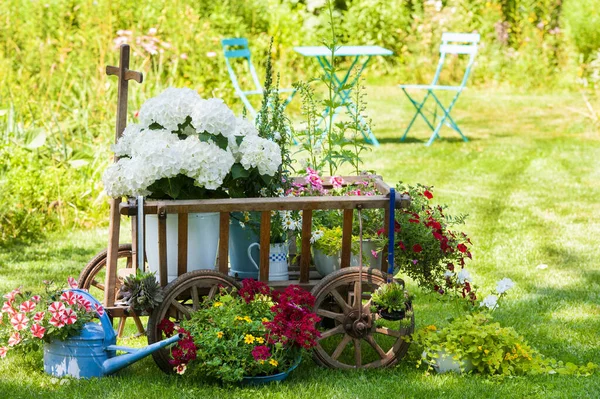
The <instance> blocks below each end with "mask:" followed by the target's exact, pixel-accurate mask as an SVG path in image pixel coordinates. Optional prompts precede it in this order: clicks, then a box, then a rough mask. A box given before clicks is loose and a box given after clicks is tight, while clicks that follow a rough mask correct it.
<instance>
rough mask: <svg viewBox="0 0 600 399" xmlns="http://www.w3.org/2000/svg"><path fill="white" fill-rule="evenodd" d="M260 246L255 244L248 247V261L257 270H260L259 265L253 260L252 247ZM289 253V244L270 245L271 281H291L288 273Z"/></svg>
mask: <svg viewBox="0 0 600 399" xmlns="http://www.w3.org/2000/svg"><path fill="white" fill-rule="evenodd" d="M254 246H258V249H260V244H259V243H257V242H254V243H252V244H250V245H249V246H248V259H249V260H250V262H251V263H252V264H253V265H254V267H255V268H256V270H260V268H259V267H258V264H257V263H256V262H255V261H254V259H253V258H252V247H254ZM288 252H289V245H288V244H287V243H277V244H271V245H269V281H285V280H289V279H290V278H289V273H288Z"/></svg>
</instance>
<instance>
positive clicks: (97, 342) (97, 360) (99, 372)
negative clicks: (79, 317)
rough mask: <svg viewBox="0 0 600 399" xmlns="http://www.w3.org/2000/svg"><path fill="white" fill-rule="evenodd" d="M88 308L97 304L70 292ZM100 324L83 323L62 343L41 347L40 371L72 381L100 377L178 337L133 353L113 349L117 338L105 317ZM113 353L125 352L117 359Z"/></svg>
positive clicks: (56, 342) (51, 343)
mask: <svg viewBox="0 0 600 399" xmlns="http://www.w3.org/2000/svg"><path fill="white" fill-rule="evenodd" d="M70 291H73V292H74V293H76V294H79V295H82V296H83V297H85V299H87V300H88V301H90V302H92V304H98V305H100V303H99V302H98V301H97V300H96V299H95V298H94V297H93V296H91V295H90V294H89V293H88V292H86V291H82V290H79V289H72V290H70ZM100 322H101V324H98V323H87V324H85V326H84V327H83V330H82V331H81V333H80V334H79V335H77V336H75V337H70V338H68V339H67V340H65V341H60V340H53V341H52V342H49V343H45V344H44V371H45V372H46V373H48V374H50V375H53V376H56V377H63V376H65V375H69V376H71V377H75V378H91V377H102V376H104V375H107V374H112V373H114V372H116V371H118V370H120V369H122V368H123V367H127V366H129V365H130V364H132V363H134V362H137V361H138V360H140V359H142V358H143V357H146V356H148V355H150V354H151V353H152V352H155V351H157V350H159V349H162V348H164V347H165V346H168V345H170V344H172V343H174V342H177V341H178V340H179V339H180V338H181V336H180V335H174V336H172V337H171V338H167V339H165V340H163V341H160V342H156V343H154V344H152V345H149V346H147V347H145V348H140V349H134V348H127V347H123V346H117V345H115V344H116V342H117V336H116V334H115V331H114V330H113V327H112V323H111V322H110V319H109V318H108V315H107V314H106V312H105V313H103V314H102V316H100ZM117 350H119V351H124V352H128V353H127V354H124V355H119V356H117Z"/></svg>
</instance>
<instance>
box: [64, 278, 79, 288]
mask: <svg viewBox="0 0 600 399" xmlns="http://www.w3.org/2000/svg"><path fill="white" fill-rule="evenodd" d="M67 283H69V287H71V288H78V287H79V286H78V285H77V281H75V279H74V278H73V277H69V278H68V279H67Z"/></svg>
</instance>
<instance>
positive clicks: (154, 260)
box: [103, 88, 281, 280]
mask: <svg viewBox="0 0 600 399" xmlns="http://www.w3.org/2000/svg"><path fill="white" fill-rule="evenodd" d="M139 118H140V123H139V124H132V125H129V126H127V128H126V129H125V131H124V132H123V136H122V137H121V138H120V139H119V141H118V142H117V144H116V145H115V146H114V151H115V156H117V157H119V159H118V161H117V162H116V163H114V164H112V165H110V166H109V167H108V169H107V170H106V171H105V173H104V175H103V182H104V186H105V190H106V192H107V194H108V195H109V196H111V197H121V196H133V197H135V196H140V195H142V196H146V197H147V198H148V199H172V200H177V199H182V200H183V199H211V198H226V197H230V196H231V197H237V196H239V192H240V191H243V189H244V188H245V186H243V185H241V183H240V181H245V182H251V183H252V184H255V185H256V184H258V185H261V184H264V183H266V182H268V181H270V179H272V178H274V177H275V176H276V174H277V173H278V172H279V168H280V165H281V148H280V147H279V145H278V144H277V143H276V142H275V141H273V140H270V139H269V138H265V137H260V136H259V135H258V132H257V130H256V129H254V126H253V125H252V123H251V122H249V121H247V120H245V119H244V118H242V117H239V118H236V116H235V115H234V114H233V111H231V110H230V109H229V107H228V106H227V105H226V104H225V103H224V102H223V101H222V100H221V99H218V98H211V99H203V98H201V97H200V96H199V95H198V93H196V92H195V91H193V90H190V89H186V88H183V89H175V88H169V89H167V90H165V91H164V92H162V93H161V94H160V95H158V96H157V97H154V98H151V99H149V100H148V101H146V102H145V103H144V104H143V105H142V107H141V109H140V114H139ZM250 177H252V178H250ZM177 226H178V218H176V217H171V218H167V248H168V254H167V264H168V278H169V280H173V279H174V278H175V277H176V276H177V256H178V248H177V247H178V245H177V241H178V240H177ZM218 240H219V214H218V212H215V213H208V214H207V213H197V214H196V213H191V214H189V215H188V265H190V268H189V271H190V270H194V268H196V269H211V268H214V265H215V260H216V255H217V245H218ZM146 242H147V245H146V249H147V254H146V255H147V257H148V264H149V266H150V270H151V271H154V272H156V271H157V270H158V245H157V243H158V218H157V215H147V216H146Z"/></svg>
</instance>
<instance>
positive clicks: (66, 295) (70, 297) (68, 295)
mask: <svg viewBox="0 0 600 399" xmlns="http://www.w3.org/2000/svg"><path fill="white" fill-rule="evenodd" d="M60 300H61V301H65V302H66V303H67V304H68V305H75V301H76V299H75V293H74V292H72V291H67V292H63V293H62V295H61V296H60Z"/></svg>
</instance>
